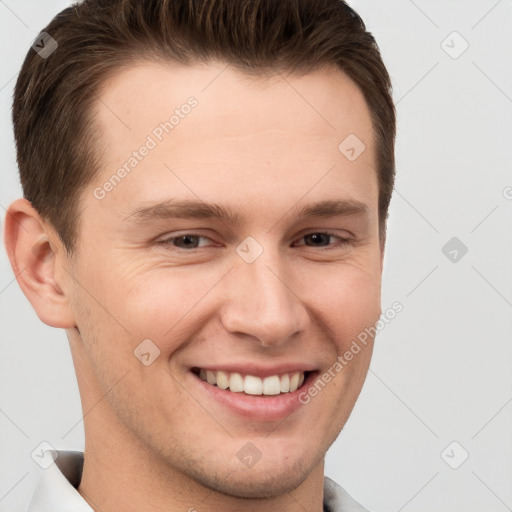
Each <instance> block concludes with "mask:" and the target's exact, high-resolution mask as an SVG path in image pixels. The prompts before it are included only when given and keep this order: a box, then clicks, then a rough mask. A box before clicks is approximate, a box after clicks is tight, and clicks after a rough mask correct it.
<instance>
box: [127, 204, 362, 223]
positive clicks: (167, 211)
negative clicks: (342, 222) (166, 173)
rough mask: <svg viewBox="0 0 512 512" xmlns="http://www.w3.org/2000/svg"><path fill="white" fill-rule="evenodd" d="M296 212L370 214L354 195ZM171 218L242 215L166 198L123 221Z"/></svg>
mask: <svg viewBox="0 0 512 512" xmlns="http://www.w3.org/2000/svg"><path fill="white" fill-rule="evenodd" d="M292 212H293V216H294V218H295V220H296V221H298V220H302V219H305V218H310V217H313V218H325V217H337V216H348V215H356V214H360V215H361V214H364V215H367V214H368V206H367V205H366V204H365V203H362V202H360V201H356V200H353V199H343V200H342V199H340V200H325V201H320V202H317V203H313V204H309V205H306V206H303V207H298V206H295V207H293V208H291V209H290V210H289V211H288V212H287V213H286V214H285V215H283V218H284V217H285V216H288V215H289V214H290V213H292ZM170 219H214V220H218V221H221V222H225V223H227V224H231V225H238V224H240V223H241V221H242V220H243V215H241V214H240V213H239V212H237V211H236V210H234V209H233V208H231V207H228V206H220V205H218V204H216V203H206V202H203V201H200V200H173V199H170V200H167V201H162V202H160V203H157V204H154V205H150V206H145V207H141V208H138V209H137V210H135V211H134V212H132V213H131V214H130V215H128V217H126V218H125V220H124V222H129V223H135V224H146V223H147V222H154V221H157V220H170Z"/></svg>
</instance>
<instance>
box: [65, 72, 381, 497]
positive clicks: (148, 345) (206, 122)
mask: <svg viewBox="0 0 512 512" xmlns="http://www.w3.org/2000/svg"><path fill="white" fill-rule="evenodd" d="M100 98H101V101H98V104H97V110H96V122H97V127H98V134H99V135H100V138H101V140H102V168H101V172H100V174H99V175H98V176H97V178H96V179H95V180H94V181H93V182H92V183H91V184H90V185H89V186H88V187H87V188H86V189H85V190H84V192H83V196H82V204H81V208H83V213H82V215H81V220H80V224H79V242H78V245H77V252H76V256H75V258H74V259H73V260H69V261H67V262H66V263H65V264H66V265H67V267H68V270H69V272H70V273H71V274H72V275H73V276H74V279H70V280H69V282H68V295H69V296H70V300H71V305H72V310H73V312H74V317H75V321H76V325H77V327H78V330H79V332H80V343H79V344H74V345H73V346H72V350H73V351H75V352H77V351H82V352H83V356H84V357H82V358H81V359H80V361H78V358H76V361H75V364H78V365H79V366H81V367H82V370H81V371H78V374H79V384H80V386H81V392H82V399H83V400H84V397H85V401H84V404H86V403H87V401H89V402H90V405H91V406H92V405H93V404H94V402H95V401H97V400H99V399H100V398H101V397H102V396H103V395H106V397H105V401H104V402H103V403H104V407H105V408H108V411H109V413H108V414H107V413H105V414H104V417H103V418H98V417H97V415H95V414H94V413H91V414H89V415H87V416H86V419H85V428H86V436H89V438H91V437H92V436H94V435H95V434H94V432H93V428H94V425H95V424H97V425H99V424H100V423H101V422H103V423H102V424H103V426H106V428H107V429H110V430H109V431H110V432H115V435H114V434H112V435H113V436H114V437H115V440H116V442H117V443H119V444H126V445H128V443H129V445H130V447H131V448H130V449H133V450H139V451H140V452H141V453H144V455H145V456H146V457H148V458H149V459H150V460H152V461H153V464H155V465H158V466H159V467H161V468H169V469H172V470H173V471H178V472H180V473H181V474H183V475H185V476H187V477H190V478H192V479H193V480H194V481H195V482H199V483H200V484H202V485H205V486H207V487H208V488H211V489H217V490H222V492H224V493H228V494H231V495H233V496H243V497H255V496H272V495H276V494H278V493H282V492H286V491H289V490H290V489H293V488H295V487H297V486H298V485H299V484H300V483H301V482H303V481H304V480H305V479H306V478H307V477H308V475H309V474H311V472H312V471H313V470H314V469H315V468H316V467H318V466H319V465H321V464H322V460H323V457H324V455H325V452H326V450H327V448H328V447H329V446H330V445H331V444H332V442H333V441H334V439H335V438H336V437H337V435H338V433H339V431H340V430H341V429H342V427H343V425H344V423H345V422H346V420H347V418H348V416H349V414H350V412H351V410H352V408H353V406H354V403H355V401H356V398H357V396H358V394H359V392H360V390H361V387H362V384H363V381H364V378H365V375H366V372H367V369H368V365H369V361H370V357H371V350H372V344H371V340H368V343H367V345H366V347H365V348H363V350H361V351H360V352H359V353H358V354H357V355H354V356H353V359H352V360H351V361H350V363H349V364H346V365H343V368H342V370H338V371H336V369H334V370H333V365H335V363H336V361H337V360H338V356H343V355H344V354H345V353H346V352H347V351H348V350H349V349H350V346H351V344H352V342H353V341H354V340H356V338H357V336H358V334H360V333H361V332H363V331H364V329H365V328H367V327H370V326H373V325H374V324H375V322H376V321H377V320H378V318H379V315H380V284H381V263H382V260H381V256H382V251H381V246H380V244H379V230H378V228H379V222H378V220H379V219H378V209H377V206H378V184H377V174H376V170H375V152H374V142H373V139H372V136H373V135H372V125H371V119H370V114H369V111H368V108H367V106H366V104H365V101H364V99H363V96H362V94H361V92H360V91H359V90H358V88H357V87H356V85H355V84H354V83H353V82H352V81H351V80H350V79H348V78H347V77H346V76H345V75H344V74H342V73H341V72H340V71H338V70H334V69H322V70H318V71H315V72H313V73H310V74H307V75H304V76H302V77H299V76H294V75H286V76H279V75H275V76H273V77H267V78H261V77H260V78H250V77H249V76H247V75H245V74H242V73H241V72H238V71H235V70H233V69H231V68H229V67H228V68H225V66H224V65H223V64H217V63H210V64H208V65H203V66H199V65H198V66H193V67H178V66H176V65H171V64H169V65H167V66H165V65H163V64H149V63H148V64H140V65H137V66H134V67H132V68H130V69H127V70H124V71H123V72H120V73H118V74H117V75H116V76H115V77H113V78H112V79H110V80H109V81H108V82H106V83H105V86H104V88H103V89H102V92H101V95H100ZM172 116H174V117H172ZM166 123H167V124H166ZM349 134H354V135H355V136H357V139H359V141H361V142H362V143H364V145H365V150H364V151H363V152H362V153H361V154H360V155H359V156H358V154H359V153H360V151H361V148H362V146H360V142H357V140H356V139H354V138H352V139H348V141H351V142H352V144H351V146H353V147H354V148H355V151H351V150H350V148H348V152H347V148H345V150H343V151H341V150H340V149H339V146H340V143H342V141H344V139H345V138H346V137H347V136H349ZM352 137H353V136H352ZM354 140H356V143H354ZM345 144H346V143H345ZM143 147H145V148H146V149H142V148H143ZM344 147H345V146H343V145H342V149H343V148H344ZM354 153H355V156H358V157H357V158H355V159H354V158H353V157H354ZM347 155H348V156H350V157H351V158H348V157H347ZM122 169H124V172H123V171H122ZM113 175H115V177H114V176H113ZM141 343H142V345H141ZM77 361H78V362H77ZM338 361H339V360H338ZM337 368H339V367H337ZM329 369H330V374H331V379H327V378H324V381H323V382H324V385H323V386H317V392H316V393H315V392H313V393H311V394H310V393H307V396H308V397H309V400H306V399H305V397H306V395H305V394H304V393H305V391H307V390H309V389H312V388H313V387H314V384H315V382H317V380H322V376H324V375H325V374H326V373H329ZM77 370H78V368H77ZM333 374H334V375H335V376H334V377H332V375H333ZM204 379H206V380H204ZM326 380H329V382H327V383H326V382H325V381H326ZM86 381H87V383H88V384H87V385H86V384H85V382H86ZM297 385H300V388H299V389H295V388H296V387H297ZM290 386H291V388H290ZM294 389H295V390H294ZM262 391H263V393H264V394H260V393H261V392H262ZM301 393H302V394H301ZM95 394H96V396H95ZM311 395H313V396H311ZM306 402H307V403H306ZM104 410H105V409H104ZM98 414H99V413H98ZM102 414H103V413H102ZM109 435H110V434H109ZM114 437H113V440H114Z"/></svg>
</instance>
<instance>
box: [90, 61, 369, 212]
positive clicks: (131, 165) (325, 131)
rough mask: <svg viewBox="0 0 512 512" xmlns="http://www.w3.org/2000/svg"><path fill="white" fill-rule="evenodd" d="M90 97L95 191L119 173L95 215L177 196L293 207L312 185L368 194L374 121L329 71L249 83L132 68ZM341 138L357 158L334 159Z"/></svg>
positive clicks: (207, 70)
mask: <svg viewBox="0 0 512 512" xmlns="http://www.w3.org/2000/svg"><path fill="white" fill-rule="evenodd" d="M98 97H99V99H98V101H97V104H96V111H95V119H96V124H97V129H98V133H99V135H100V139H101V141H102V149H103V156H102V166H101V169H100V174H99V176H98V177H97V178H96V179H95V181H94V183H93V184H92V187H91V189H92V188H93V187H98V186H100V187H102V186H103V185H104V184H105V183H106V182H107V181H108V180H110V178H111V177H113V176H114V175H116V174H118V175H119V174H120V175H121V177H120V178H119V176H118V177H117V178H115V179H114V180H113V185H112V186H107V188H108V193H107V195H106V197H105V200H102V201H101V202H100V203H96V206H97V207H98V208H99V210H101V209H102V208H106V207H107V206H108V205H110V206H113V207H115V208H117V209H118V210H119V212H120V213H128V209H133V207H134V203H135V202H137V201H138V203H139V206H142V205H143V204H144V203H146V202H149V201H152V200H166V199H169V198H170V197H173V196H175V195H178V196H183V197H185V196H188V197H192V196H196V198H198V197H199V198H201V199H208V197H210V196H211V197H212V198H215V200H218V199H219V197H223V198H227V197H228V195H229V197H233V200H234V201H235V202H238V203H245V202H246V203H247V204H250V201H249V199H250V197H252V196H254V197H255V198H256V197H262V195H263V196H267V197H268V199H269V200H272V199H277V198H278V197H281V199H283V201H285V198H286V196H289V197H290V200H291V201H294V202H296V201H297V199H299V198H300V197H301V196H303V195H304V194H305V193H306V192H307V191H308V189H311V188H312V187H314V188H315V191H313V192H312V194H313V195H314V193H319V194H320V193H322V191H324V192H325V191H326V190H328V191H330V193H331V196H333V197H332V199H334V196H335V195H337V194H338V193H339V194H342V195H343V194H344V195H348V196H351V199H355V200H359V201H363V200H364V199H365V198H364V197H363V196H364V195H365V194H366V195H367V194H368V192H375V190H376V186H377V185H376V174H375V155H374V143H373V133H372V123H371V116H370V112H369V110H368V108H367V105H366V102H365V100H364V97H363V95H362V93H361V91H360V90H359V88H358V87H357V85H356V84H355V83H354V82H353V81H352V80H351V79H350V78H349V77H348V76H346V75H345V74H344V73H342V72H341V71H340V70H338V69H336V68H333V67H324V68H321V69H318V70H316V71H314V72H310V73H308V74H304V75H290V74H284V73H282V74H275V75H274V76H271V77H269V76H265V77H263V76H262V77H254V76H249V75H246V74H244V73H243V72H241V71H238V70H235V69H233V68H232V67H230V66H227V65H226V64H224V63H215V62H213V63H209V64H203V65H194V66H181V65H177V64H173V63H168V64H164V63H149V62H148V63H139V64H137V65H133V66H132V67H130V68H127V69H123V70H121V71H120V72H118V73H117V74H116V75H114V76H113V77H111V78H110V79H109V80H107V81H106V82H105V83H104V84H103V87H102V90H101V91H100V94H99V96H98ZM347 137H348V140H350V141H352V142H353V141H354V140H355V141H356V143H357V144H359V143H360V146H358V147H356V150H357V151H360V150H361V148H365V149H364V152H363V153H362V154H361V156H360V157H359V158H358V159H357V160H355V161H351V160H350V159H348V158H347V157H346V155H344V154H343V153H342V152H341V151H340V143H343V141H344V140H347ZM351 137H352V138H351ZM354 137H356V139H354ZM352 145H353V144H352ZM144 148H146V149H144ZM122 169H124V171H122ZM330 169H334V172H329V170H330ZM119 170H121V172H119ZM118 178H119V179H118ZM320 181H321V182H322V183H320ZM316 182H318V183H320V184H319V185H315V183H316ZM276 191H280V193H279V194H276ZM227 193H229V194H227ZM357 196H359V197H357ZM246 200H247V201H246Z"/></svg>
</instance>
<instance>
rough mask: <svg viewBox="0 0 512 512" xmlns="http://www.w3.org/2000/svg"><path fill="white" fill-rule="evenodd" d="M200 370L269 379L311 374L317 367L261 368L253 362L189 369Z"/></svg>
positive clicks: (282, 364)
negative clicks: (271, 377)
mask: <svg viewBox="0 0 512 512" xmlns="http://www.w3.org/2000/svg"><path fill="white" fill-rule="evenodd" d="M194 368H201V369H203V370H210V371H212V372H217V371H224V372H227V373H235V372H236V373H240V374H241V375H254V376H255V377H261V378H265V377H270V376H272V375H283V374H285V373H295V372H303V373H305V372H311V371H315V370H316V369H317V367H315V366H313V365H311V364H305V363H280V364H273V365H272V366H268V365H266V366H263V365H258V364H255V363H254V361H252V362H247V363H218V364H211V363H210V364H205V365H200V364H198V365H194V366H191V367H190V369H191V370H193V369H194Z"/></svg>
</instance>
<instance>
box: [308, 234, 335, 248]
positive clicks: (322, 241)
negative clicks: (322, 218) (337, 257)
mask: <svg viewBox="0 0 512 512" xmlns="http://www.w3.org/2000/svg"><path fill="white" fill-rule="evenodd" d="M332 236H333V235H330V234H329V233H311V234H309V235H306V236H305V237H304V240H305V241H306V245H310V246H313V247H324V246H326V245H329V241H330V239H331V238H332ZM308 242H311V243H308Z"/></svg>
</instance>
